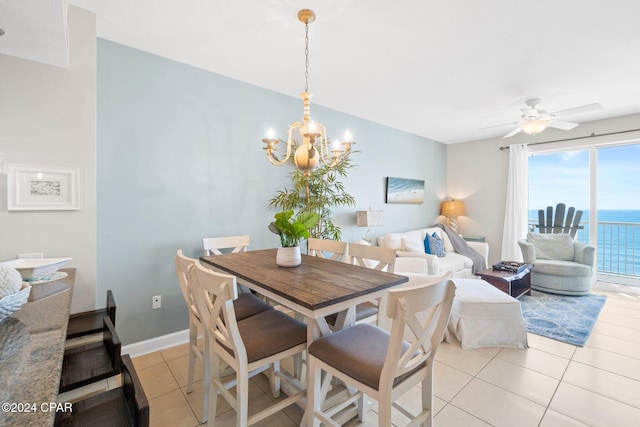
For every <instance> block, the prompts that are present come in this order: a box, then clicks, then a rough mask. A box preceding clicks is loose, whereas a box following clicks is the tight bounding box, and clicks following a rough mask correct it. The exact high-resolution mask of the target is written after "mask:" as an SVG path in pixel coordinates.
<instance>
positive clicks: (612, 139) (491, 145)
mask: <svg viewBox="0 0 640 427" xmlns="http://www.w3.org/2000/svg"><path fill="white" fill-rule="evenodd" d="M638 128H640V114H633V115H628V116H623V117H614V118H611V119H606V120H597V121H593V122H589V123H584V124H582V125H580V126H578V127H576V128H575V129H573V130H571V131H566V132H564V131H559V130H555V129H549V130H546V131H544V132H543V133H541V134H539V135H536V136H533V137H532V136H529V135H524V134H522V135H517V136H514V137H512V138H508V139H503V138H492V139H485V140H479V141H471V142H464V143H460V144H451V145H448V146H447V192H448V194H449V196H451V197H453V198H455V199H463V200H464V201H465V206H466V208H467V216H465V217H460V218H458V230H459V231H460V232H461V233H462V234H468V235H478V236H485V238H486V241H487V242H488V243H489V247H490V250H489V262H490V263H492V264H493V263H494V262H497V261H499V260H500V254H501V252H502V229H503V223H504V207H505V193H506V190H507V172H508V163H509V151H508V150H503V151H500V149H499V148H500V147H501V146H508V145H510V144H523V143H527V144H530V143H538V142H548V141H554V140H558V139H567V138H575V137H581V136H589V135H591V134H595V135H601V134H605V133H611V132H618V131H622V130H629V129H638ZM634 140H635V141H638V140H640V131H635V132H632V133H625V134H618V135H609V136H600V137H593V138H585V139H578V140H574V141H565V142H554V143H550V144H541V145H531V146H530V147H529V149H530V151H531V152H533V153H535V152H541V151H549V150H554V149H564V148H569V147H573V148H578V147H589V146H594V145H596V146H597V145H607V144H612V143H619V142H625V141H634ZM638 160H639V161H640V159H638ZM588 184H589V183H588V182H586V183H585V185H588Z"/></svg>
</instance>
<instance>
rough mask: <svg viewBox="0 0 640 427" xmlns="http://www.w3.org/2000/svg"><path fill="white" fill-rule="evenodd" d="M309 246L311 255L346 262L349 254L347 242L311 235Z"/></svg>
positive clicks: (308, 241)
mask: <svg viewBox="0 0 640 427" xmlns="http://www.w3.org/2000/svg"><path fill="white" fill-rule="evenodd" d="M307 248H308V249H309V255H311V256H315V257H318V258H326V259H331V260H334V261H341V262H345V261H346V259H347V256H348V255H347V248H348V244H347V242H338V241H336V240H328V239H316V238H313V237H309V239H308V240H307Z"/></svg>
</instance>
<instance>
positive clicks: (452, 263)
mask: <svg viewBox="0 0 640 427" xmlns="http://www.w3.org/2000/svg"><path fill="white" fill-rule="evenodd" d="M467 261H468V263H469V267H470V266H471V265H472V263H471V260H470V259H469V258H467V257H466V256H464V255H460V254H457V253H455V252H453V253H448V254H447V256H444V257H442V258H438V263H439V272H438V273H439V274H443V273H444V272H445V271H451V272H452V273H456V272H459V271H461V270H464V269H465V268H466V267H467V266H466V265H465V264H466V263H467Z"/></svg>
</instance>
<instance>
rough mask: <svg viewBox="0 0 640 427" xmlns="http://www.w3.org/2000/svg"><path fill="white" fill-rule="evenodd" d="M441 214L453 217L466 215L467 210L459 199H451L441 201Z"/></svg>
mask: <svg viewBox="0 0 640 427" xmlns="http://www.w3.org/2000/svg"><path fill="white" fill-rule="evenodd" d="M441 214H442V215H444V216H446V217H447V218H455V217H458V216H461V215H466V214H467V211H466V210H465V208H464V202H462V201H459V200H451V201H450V202H443V203H442V212H441Z"/></svg>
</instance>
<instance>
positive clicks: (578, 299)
mask: <svg viewBox="0 0 640 427" xmlns="http://www.w3.org/2000/svg"><path fill="white" fill-rule="evenodd" d="M606 300H607V297H606V296H604V295H595V294H589V295H583V296H565V295H555V294H547V293H545V292H538V291H533V290H532V291H531V296H528V295H523V296H521V297H520V298H519V301H520V304H521V306H522V314H523V316H524V320H525V323H526V325H527V331H528V332H531V333H533V334H536V335H542V336H544V337H549V338H552V339H554V340H558V341H562V342H566V343H569V344H573V345H577V346H580V347H583V346H584V344H585V343H586V342H587V339H589V335H590V334H591V330H592V329H593V325H594V324H595V323H596V320H597V319H598V315H599V314H600V310H602V307H603V306H604V303H605V301H606Z"/></svg>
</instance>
